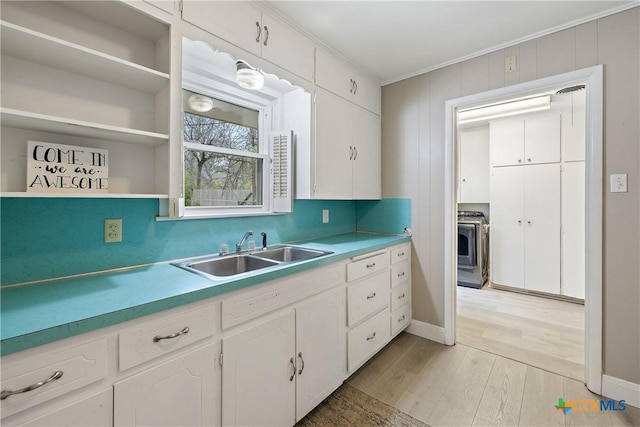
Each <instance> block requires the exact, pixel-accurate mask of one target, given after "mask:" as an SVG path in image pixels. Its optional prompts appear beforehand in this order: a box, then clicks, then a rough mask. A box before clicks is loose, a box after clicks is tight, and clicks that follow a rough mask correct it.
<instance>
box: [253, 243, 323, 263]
mask: <svg viewBox="0 0 640 427" xmlns="http://www.w3.org/2000/svg"><path fill="white" fill-rule="evenodd" d="M331 253H333V252H327V251H320V250H316V249H307V248H298V247H295V246H283V247H281V248H274V249H267V250H265V251H258V252H255V253H253V254H252V255H253V256H256V257H260V258H266V259H272V260H275V261H279V262H295V261H305V260H308V259H313V258H318V257H321V256H324V255H329V254H331Z"/></svg>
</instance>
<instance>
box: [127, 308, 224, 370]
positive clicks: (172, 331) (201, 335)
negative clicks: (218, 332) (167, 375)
mask: <svg viewBox="0 0 640 427" xmlns="http://www.w3.org/2000/svg"><path fill="white" fill-rule="evenodd" d="M216 312H217V310H216V309H215V308H214V307H204V308H200V309H197V310H192V311H189V312H186V313H179V314H176V315H174V316H171V317H168V318H166V319H162V320H160V321H158V320H157V319H154V320H150V321H148V322H145V323H144V324H142V325H140V326H137V327H133V328H131V329H128V330H126V331H124V332H122V333H120V335H119V337H118V339H119V343H120V345H119V350H118V351H119V368H120V370H121V371H124V370H126V369H129V368H131V367H133V366H136V365H139V364H140V363H143V362H146V361H148V360H151V359H154V358H156V357H159V356H162V355H164V354H167V353H170V352H172V351H175V350H177V349H180V348H182V347H185V346H187V345H189V344H192V343H194V342H197V341H200V340H202V339H205V338H208V337H210V336H213V334H214V331H215V329H216V328H217V327H216V325H217V324H218V321H217V319H216V316H215V314H216Z"/></svg>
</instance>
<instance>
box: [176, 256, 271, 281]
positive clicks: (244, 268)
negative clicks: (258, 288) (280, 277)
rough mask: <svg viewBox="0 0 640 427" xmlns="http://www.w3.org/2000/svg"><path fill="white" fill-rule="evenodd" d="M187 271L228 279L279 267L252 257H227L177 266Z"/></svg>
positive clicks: (268, 261) (265, 260)
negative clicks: (228, 277)
mask: <svg viewBox="0 0 640 427" xmlns="http://www.w3.org/2000/svg"><path fill="white" fill-rule="evenodd" d="M176 265H178V267H182V268H184V269H186V270H192V271H193V270H196V271H199V272H202V273H206V274H208V275H211V276H217V277H227V276H235V275H236V274H241V273H247V272H249V271H254V270H259V269H261V268H266V267H271V266H274V265H278V263H277V262H274V261H271V260H267V259H262V258H257V257H253V256H250V255H227V256H223V257H219V258H213V259H208V260H204V261H197V262H185V263H181V264H176Z"/></svg>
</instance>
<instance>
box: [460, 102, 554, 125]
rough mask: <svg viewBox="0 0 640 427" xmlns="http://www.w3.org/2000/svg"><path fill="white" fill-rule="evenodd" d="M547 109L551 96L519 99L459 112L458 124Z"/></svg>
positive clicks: (549, 106)
mask: <svg viewBox="0 0 640 427" xmlns="http://www.w3.org/2000/svg"><path fill="white" fill-rule="evenodd" d="M549 108H551V96H550V95H545V96H538V97H535V98H527V99H521V100H519V101H512V102H505V103H502V104H495V105H489V106H486V107H478V108H471V109H469V110H463V111H459V112H458V124H464V123H471V122H477V121H480V120H489V119H496V118H498V117H508V116H513V115H516V114H523V113H531V112H533V111H541V110H548V109H549Z"/></svg>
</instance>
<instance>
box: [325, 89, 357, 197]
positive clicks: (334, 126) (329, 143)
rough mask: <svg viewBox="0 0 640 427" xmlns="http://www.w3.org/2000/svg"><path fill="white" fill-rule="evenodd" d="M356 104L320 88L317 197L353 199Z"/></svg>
mask: <svg viewBox="0 0 640 427" xmlns="http://www.w3.org/2000/svg"><path fill="white" fill-rule="evenodd" d="M352 108H353V107H352V105H351V104H350V103H349V102H347V101H345V100H343V99H341V98H340V97H338V96H336V95H333V94H331V93H329V92H327V91H325V90H323V89H317V91H316V165H315V167H316V169H315V175H316V182H315V185H316V193H315V198H316V199H348V200H350V199H351V198H352V195H353V192H352V168H353V160H352V159H353V156H354V155H355V153H354V151H353V150H352V147H353V143H352V135H353V129H352V126H353V124H352V123H351V109H352Z"/></svg>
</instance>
